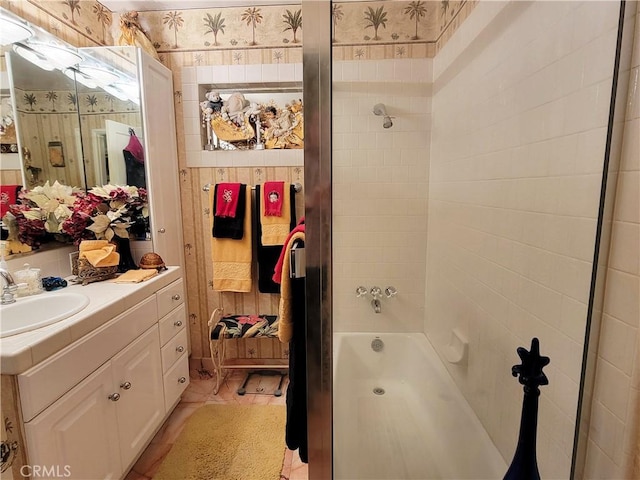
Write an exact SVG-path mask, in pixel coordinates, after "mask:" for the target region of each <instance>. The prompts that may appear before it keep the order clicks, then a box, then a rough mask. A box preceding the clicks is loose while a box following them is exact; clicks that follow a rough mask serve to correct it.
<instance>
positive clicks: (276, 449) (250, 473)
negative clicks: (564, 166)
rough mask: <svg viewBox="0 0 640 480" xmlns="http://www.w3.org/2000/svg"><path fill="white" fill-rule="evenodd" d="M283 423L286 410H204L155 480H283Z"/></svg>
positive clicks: (270, 407) (180, 438)
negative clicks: (281, 476)
mask: <svg viewBox="0 0 640 480" xmlns="http://www.w3.org/2000/svg"><path fill="white" fill-rule="evenodd" d="M285 418H286V412H285V407H284V405H228V404H227V405H204V406H202V407H200V408H199V409H198V410H196V412H195V413H194V414H193V415H191V417H189V419H188V420H187V424H186V425H185V427H184V429H183V430H182V432H181V433H180V435H179V436H178V439H177V440H176V442H175V443H174V444H173V447H171V450H170V451H169V453H168V454H167V456H166V457H165V459H164V460H163V461H162V464H161V465H160V467H159V468H158V471H157V472H156V474H155V475H154V476H153V480H177V479H180V480H279V479H280V473H281V472H282V463H283V461H284V452H285V443H284V431H285Z"/></svg>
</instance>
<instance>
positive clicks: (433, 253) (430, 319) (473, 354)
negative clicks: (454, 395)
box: [425, 2, 618, 478]
mask: <svg viewBox="0 0 640 480" xmlns="http://www.w3.org/2000/svg"><path fill="white" fill-rule="evenodd" d="M617 15H618V5H617V2H615V3H614V2H513V3H505V2H480V3H479V4H478V5H477V7H476V9H475V10H474V11H473V12H472V13H471V15H470V16H469V18H468V19H467V20H466V22H465V23H464V24H463V25H462V27H461V28H460V29H459V30H458V32H457V33H456V35H454V37H453V38H452V39H451V40H450V41H449V43H448V44H447V45H446V46H445V47H444V49H443V50H442V51H441V52H440V53H439V54H438V56H437V57H436V58H435V59H434V85H433V112H434V116H433V119H434V124H433V130H432V150H431V171H430V183H429V223H428V235H427V236H428V255H427V264H428V269H427V272H428V273H427V274H428V278H427V288H426V292H427V294H426V316H425V332H426V333H427V335H428V336H429V338H430V339H431V341H432V343H434V346H435V347H436V349H438V350H441V349H442V347H443V346H444V345H446V344H447V342H448V341H449V338H450V334H451V329H452V328H454V327H457V328H458V329H459V330H461V331H462V332H463V334H464V335H466V337H467V338H468V340H469V348H470V354H469V362H468V365H467V366H459V365H451V364H448V368H449V370H450V372H451V374H452V376H453V377H454V379H455V380H456V382H457V384H458V385H459V387H460V389H461V390H462V392H463V393H464V394H465V396H466V397H467V399H468V401H469V403H470V404H471V406H472V407H473V408H474V410H475V412H476V413H477V415H478V417H479V418H480V420H481V421H482V423H483V424H484V426H485V428H486V430H487V432H488V433H489V435H490V436H491V438H492V439H493V441H494V443H495V444H496V446H497V447H498V449H499V450H500V452H501V453H502V455H503V456H504V457H505V459H506V460H507V461H510V460H511V457H512V456H513V451H514V449H515V445H516V440H517V432H518V426H519V418H520V408H521V402H522V388H521V386H520V385H519V383H518V382H517V381H516V380H515V379H514V378H512V377H511V374H510V373H511V366H512V365H514V364H516V363H519V358H518V357H517V355H516V348H517V347H518V346H525V347H527V348H529V345H530V342H531V338H532V337H534V336H535V337H538V338H539V339H540V343H541V351H542V354H543V355H548V356H549V357H551V364H550V365H549V366H548V367H547V368H546V369H545V372H546V374H547V376H548V378H549V382H550V384H549V385H548V386H545V387H542V389H541V390H542V395H541V397H540V416H539V427H538V458H539V463H540V469H541V475H542V476H543V477H544V478H568V476H569V469H570V464H571V454H572V446H573V428H574V422H575V413H576V402H577V398H578V383H579V380H580V367H581V361H582V358H581V354H582V344H583V337H584V331H585V321H586V312H587V301H588V295H589V282H590V274H591V262H592V256H593V251H594V235H595V227H596V216H597V213H598V200H599V193H600V181H601V175H602V165H603V158H604V147H605V139H606V126H607V120H608V108H609V98H610V92H611V82H612V80H611V76H612V72H613V58H614V55H613V54H614V51H615V39H616V32H617Z"/></svg>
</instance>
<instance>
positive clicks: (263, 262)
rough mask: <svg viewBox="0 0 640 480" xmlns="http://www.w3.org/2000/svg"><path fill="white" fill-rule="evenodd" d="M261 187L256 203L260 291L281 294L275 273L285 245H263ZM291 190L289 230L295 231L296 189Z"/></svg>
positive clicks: (256, 196) (257, 189) (292, 187)
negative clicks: (275, 280)
mask: <svg viewBox="0 0 640 480" xmlns="http://www.w3.org/2000/svg"><path fill="white" fill-rule="evenodd" d="M260 187H261V185H256V195H255V197H254V201H255V204H256V212H257V214H256V218H257V219H258V221H257V226H256V229H257V230H256V231H257V232H258V233H257V235H256V237H257V239H258V251H257V257H258V290H259V291H260V292H261V293H280V285H279V284H278V283H276V282H274V281H273V279H272V277H273V271H274V269H275V267H276V263H278V258H280V252H281V251H282V248H283V247H284V245H266V246H265V245H262V224H261V223H260V215H261V213H262V212H261V211H260V195H262V191H261V188H260ZM289 188H290V189H291V190H290V192H291V195H290V202H289V204H290V211H291V224H290V225H289V230H293V229H294V228H295V226H296V189H295V187H294V186H293V185H291V186H290V187H289Z"/></svg>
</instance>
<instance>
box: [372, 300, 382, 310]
mask: <svg viewBox="0 0 640 480" xmlns="http://www.w3.org/2000/svg"><path fill="white" fill-rule="evenodd" d="M371 306H372V307H373V311H374V312H376V313H380V312H381V311H382V309H381V308H380V300H378V299H377V298H374V299H373V300H371Z"/></svg>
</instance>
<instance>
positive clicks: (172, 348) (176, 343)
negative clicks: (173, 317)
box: [162, 328, 189, 372]
mask: <svg viewBox="0 0 640 480" xmlns="http://www.w3.org/2000/svg"><path fill="white" fill-rule="evenodd" d="M187 347H188V344H187V330H186V329H184V328H183V329H182V330H181V331H180V332H179V333H178V334H177V335H176V336H175V337H173V338H172V339H171V340H169V341H168V342H167V344H166V345H165V346H164V347H162V371H163V372H166V371H167V370H168V369H169V368H171V366H172V365H173V364H174V363H175V361H176V360H177V359H178V358H180V357H181V356H182V355H183V354H185V353H187V354H188V353H189V352H188V351H187V350H188V348H187Z"/></svg>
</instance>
